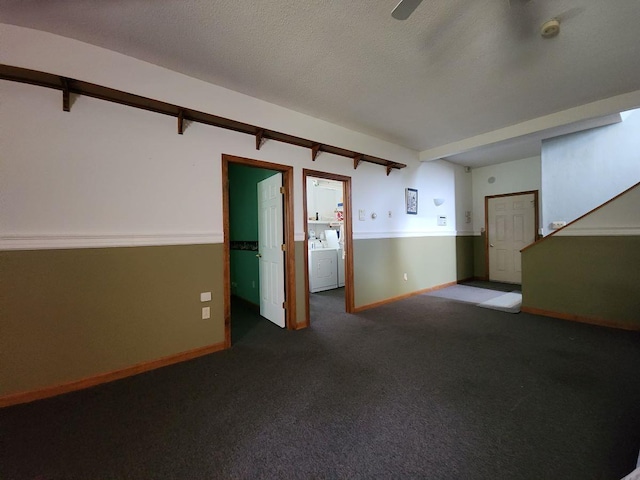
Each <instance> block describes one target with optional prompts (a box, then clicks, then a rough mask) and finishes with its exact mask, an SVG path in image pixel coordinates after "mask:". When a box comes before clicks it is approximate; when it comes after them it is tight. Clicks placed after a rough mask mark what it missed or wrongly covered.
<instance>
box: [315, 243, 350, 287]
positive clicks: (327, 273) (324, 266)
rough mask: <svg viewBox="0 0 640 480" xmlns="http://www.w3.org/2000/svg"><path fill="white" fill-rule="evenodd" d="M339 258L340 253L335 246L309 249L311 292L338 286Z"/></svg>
mask: <svg viewBox="0 0 640 480" xmlns="http://www.w3.org/2000/svg"><path fill="white" fill-rule="evenodd" d="M337 260H338V254H337V250H336V249H334V248H316V249H314V250H309V291H310V292H311V293H315V292H322V291H323V290H331V289H333V288H338V265H337ZM343 277H344V274H343ZM343 283H344V280H343Z"/></svg>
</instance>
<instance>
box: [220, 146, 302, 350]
mask: <svg viewBox="0 0 640 480" xmlns="http://www.w3.org/2000/svg"><path fill="white" fill-rule="evenodd" d="M222 181H223V228H224V286H225V292H224V302H225V303H224V318H225V342H226V346H227V347H230V346H231V344H232V342H235V340H236V337H237V336H238V335H242V334H243V332H244V333H247V332H246V330H247V329H248V328H251V323H250V322H253V321H263V320H264V321H271V322H273V323H275V324H276V325H278V326H280V327H286V328H288V329H294V328H295V325H296V315H295V313H296V312H295V278H294V272H295V263H294V241H293V214H292V211H293V205H292V201H291V199H292V192H293V168H292V167H290V166H287V165H279V164H274V163H269V162H262V161H258V160H252V159H247V158H241V157H234V156H230V155H223V156H222ZM289 252H291V254H289ZM234 318H236V319H237V320H238V321H236V322H234V321H233V319H234ZM240 320H241V321H242V322H243V323H242V324H240ZM232 332H233V338H232Z"/></svg>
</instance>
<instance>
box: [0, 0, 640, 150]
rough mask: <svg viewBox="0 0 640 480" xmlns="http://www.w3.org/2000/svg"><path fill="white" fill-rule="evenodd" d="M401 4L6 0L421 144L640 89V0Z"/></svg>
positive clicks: (84, 34) (126, 47)
mask: <svg viewBox="0 0 640 480" xmlns="http://www.w3.org/2000/svg"><path fill="white" fill-rule="evenodd" d="M396 3H397V0H375V1H373V0H352V1H328V0H263V1H259V0H215V1H214V0H155V1H151V0H110V1H98V0H59V1H51V0H34V1H25V0H20V1H18V0H0V21H2V22H3V23H8V24H14V25H19V26H25V27H30V28H35V29H38V30H44V31H48V32H52V33H56V34H59V35H63V36H66V37H71V38H75V39H78V40H81V41H84V42H87V43H91V44H94V45H99V46H101V47H105V48H108V49H110V50H114V51H117V52H121V53H124V54H126V55H129V56H132V57H135V58H139V59H142V60H145V61H147V62H151V63H154V64H157V65H161V66H164V67H167V68H169V69H172V70H175V71H178V72H182V73H184V74H187V75H190V76H192V77H196V78H199V79H202V80H205V81H209V82H211V83H214V84H217V85H221V86H223V87H227V88H230V89H233V90H236V91H239V92H242V93H245V94H248V95H251V96H254V97H258V98H261V99H263V100H266V101H269V102H272V103H275V104H278V105H282V106H285V107H288V108H291V109H293V110H296V111H299V112H303V113H307V114H309V115H312V116H314V117H317V118H322V119H325V120H328V121H330V122H333V123H336V124H339V125H343V126H345V127H349V128H352V129H354V130H357V131H361V132H364V133H369V134H372V135H375V136H377V137H380V138H384V139H387V140H390V141H392V142H395V143H398V144H401V145H404V146H407V147H410V148H413V149H415V150H418V151H422V150H427V149H431V148H434V147H438V146H441V145H445V144H449V143H452V142H456V141H460V140H463V139H466V138H469V137H473V136H476V135H480V134H483V133H486V132H489V131H493V130H496V129H500V128H503V127H506V126H509V125H513V124H516V123H520V122H523V121H526V120H530V119H533V118H537V117H540V116H543V115H548V114H551V113H554V112H558V111H561V110H565V109H568V108H571V107H575V106H578V105H582V104H585V103H588V102H593V101H596V100H600V99H603V98H608V97H611V96H614V95H618V94H621V93H626V92H630V91H634V90H638V89H640V27H639V25H640V1H638V0H615V1H609V2H607V1H602V0H531V1H528V2H526V1H524V0H474V1H469V0H424V1H423V2H422V4H421V5H420V6H419V7H418V9H417V10H416V11H415V12H414V14H413V15H412V16H411V17H410V18H409V19H408V20H406V21H398V20H395V19H393V18H392V17H391V14H390V13H391V10H392V9H393V7H394V6H395V4H396ZM558 16H559V17H560V20H561V23H562V31H561V33H560V35H559V36H558V37H557V38H555V39H551V40H545V39H542V38H541V37H540V35H539V27H540V25H541V24H542V23H543V22H544V21H546V20H548V19H550V18H552V17H558ZM214 113H215V112H214Z"/></svg>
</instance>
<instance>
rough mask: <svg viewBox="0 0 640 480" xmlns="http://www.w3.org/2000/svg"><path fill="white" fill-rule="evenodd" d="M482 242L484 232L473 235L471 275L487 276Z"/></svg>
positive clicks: (477, 276)
mask: <svg viewBox="0 0 640 480" xmlns="http://www.w3.org/2000/svg"><path fill="white" fill-rule="evenodd" d="M484 242H485V240H484V233H483V234H481V235H476V236H474V237H473V276H474V277H476V278H486V277H487V276H488V275H487V258H486V254H485V243H484Z"/></svg>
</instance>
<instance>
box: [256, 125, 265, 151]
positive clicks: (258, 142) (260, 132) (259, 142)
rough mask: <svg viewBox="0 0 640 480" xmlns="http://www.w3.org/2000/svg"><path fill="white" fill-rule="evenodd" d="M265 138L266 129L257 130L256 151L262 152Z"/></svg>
mask: <svg viewBox="0 0 640 480" xmlns="http://www.w3.org/2000/svg"><path fill="white" fill-rule="evenodd" d="M263 136H264V128H258V129H257V130H256V150H260V146H261V145H262V137H263Z"/></svg>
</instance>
